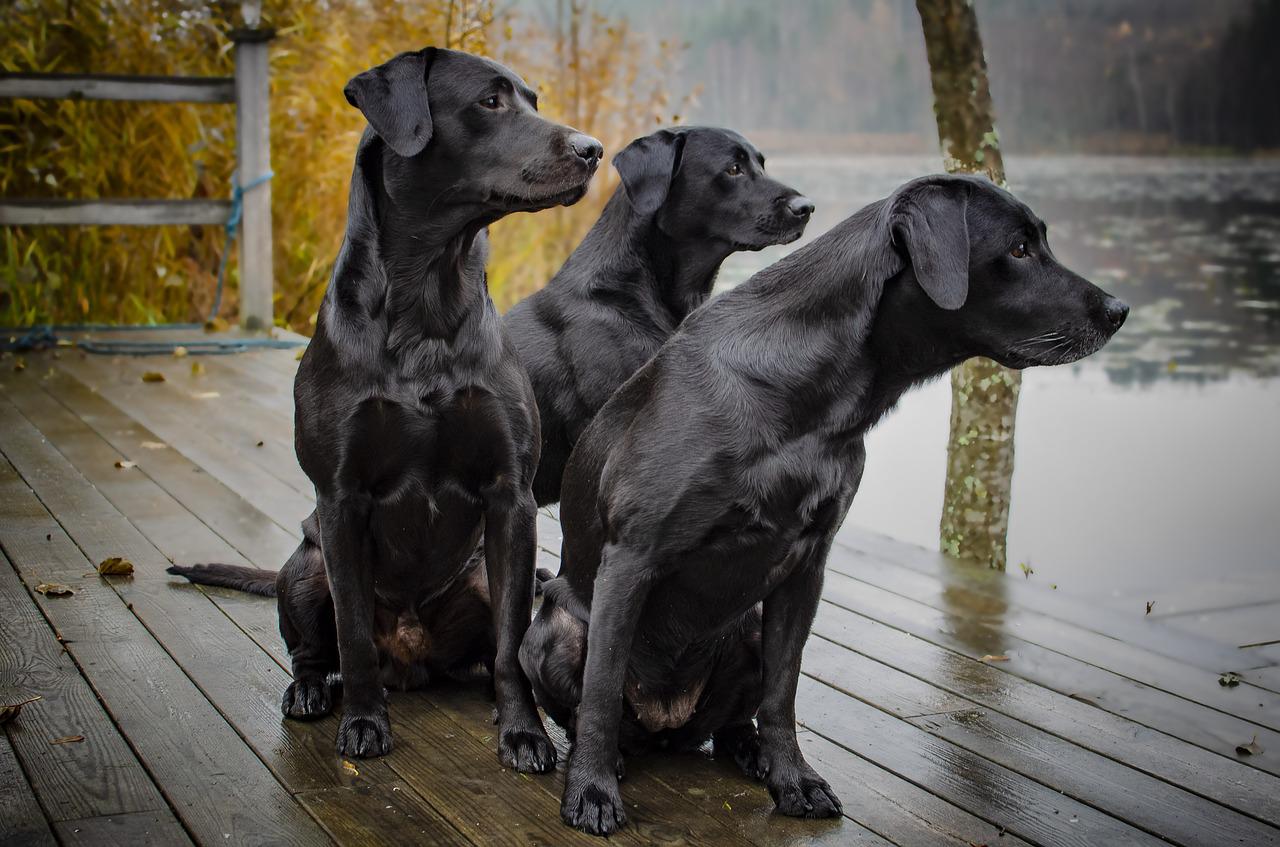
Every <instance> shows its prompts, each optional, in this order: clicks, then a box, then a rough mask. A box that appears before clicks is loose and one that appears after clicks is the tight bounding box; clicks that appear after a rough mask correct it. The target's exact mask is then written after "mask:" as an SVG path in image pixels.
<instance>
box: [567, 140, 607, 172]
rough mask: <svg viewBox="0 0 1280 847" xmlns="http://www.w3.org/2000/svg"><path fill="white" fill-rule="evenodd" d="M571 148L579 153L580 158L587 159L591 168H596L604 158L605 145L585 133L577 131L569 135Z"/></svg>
mask: <svg viewBox="0 0 1280 847" xmlns="http://www.w3.org/2000/svg"><path fill="white" fill-rule="evenodd" d="M569 148H570V149H571V150H573V152H574V153H576V154H577V156H578V158H580V159H582V160H583V161H585V162H586V163H587V167H589V168H594V167H595V166H596V165H597V164H599V163H600V160H601V159H602V158H604V145H603V144H601V143H600V142H599V141H597V140H596V139H594V138H592V137H591V136H589V135H586V134H585V133H581V132H575V133H574V134H573V135H571V136H569Z"/></svg>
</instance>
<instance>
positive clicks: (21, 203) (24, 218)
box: [0, 28, 274, 329]
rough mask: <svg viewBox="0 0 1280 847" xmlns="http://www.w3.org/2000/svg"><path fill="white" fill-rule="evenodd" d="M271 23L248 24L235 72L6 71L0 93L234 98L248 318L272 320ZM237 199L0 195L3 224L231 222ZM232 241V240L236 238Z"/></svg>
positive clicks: (253, 322)
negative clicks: (183, 74)
mask: <svg viewBox="0 0 1280 847" xmlns="http://www.w3.org/2000/svg"><path fill="white" fill-rule="evenodd" d="M273 34H274V33H273V31H272V30H270V29H258V28H252V29H240V30H235V31H233V32H232V33H231V38H232V40H233V41H234V42H235V61H236V70H235V76H234V77H157V76H115V75H110V74H23V73H4V74H0V97H5V98H24V99H33V100H36V99H41V100H128V101H133V102H162V103H234V104H235V106H236V173H235V177H234V179H235V180H236V187H237V190H236V192H235V193H236V195H237V196H238V197H239V202H240V203H241V204H242V215H241V217H240V223H239V228H238V236H239V237H238V244H239V250H240V324H241V326H243V327H244V328H246V329H266V328H270V327H271V325H272V314H271V302H272V285H273V283H272V271H271V252H272V243H271V182H270V180H269V179H262V177H263V176H265V175H268V174H270V173H271V135H270V119H269V109H268V106H269V81H270V78H269V74H268V68H267V43H268V42H269V41H270V40H271V38H272V36H273ZM232 210H233V202H232V201H230V200H167V199H166V200H152V199H146V200H143V199H118V200H117V199H98V200H25V199H15V198H8V197H5V198H0V226H107V225H112V226H181V225H188V226H190V225H196V224H203V225H220V226H221V225H226V224H227V222H228V220H230V218H231V214H232ZM228 247H229V245H228Z"/></svg>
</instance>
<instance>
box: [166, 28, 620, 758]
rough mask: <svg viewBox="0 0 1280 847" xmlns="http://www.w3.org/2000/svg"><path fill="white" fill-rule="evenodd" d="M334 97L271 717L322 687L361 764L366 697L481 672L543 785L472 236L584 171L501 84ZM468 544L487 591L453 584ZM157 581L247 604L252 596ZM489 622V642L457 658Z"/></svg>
mask: <svg viewBox="0 0 1280 847" xmlns="http://www.w3.org/2000/svg"><path fill="white" fill-rule="evenodd" d="M346 95H347V99H348V100H349V101H351V103H352V104H353V105H355V106H356V107H357V108H359V109H360V110H361V111H362V112H363V113H364V115H365V117H366V118H367V119H368V121H369V127H370V128H369V130H368V131H367V132H366V133H365V136H364V138H363V139H362V140H361V143H360V147H359V149H358V151H357V153H356V166H355V172H354V174H353V176H352V181H351V197H350V202H349V207H348V222H347V232H346V238H345V241H344V243H343V246H342V250H341V252H340V254H339V256H338V261H337V264H336V266H335V268H334V274H333V281H332V284H331V285H330V287H329V290H328V292H327V293H326V295H325V299H324V303H323V304H322V306H321V310H320V314H319V320H318V322H317V325H316V333H315V337H314V338H313V339H312V342H311V344H310V345H309V346H308V348H307V352H306V355H305V356H304V357H303V359H302V363H301V365H300V367H299V369H298V375H297V380H296V382H295V385H294V397H295V402H296V409H297V411H296V421H295V423H296V427H295V429H296V443H297V451H298V460H299V462H300V463H301V465H302V468H303V470H304V471H305V472H306V473H307V475H308V476H309V477H310V478H311V480H312V482H314V483H315V486H316V514H315V515H314V516H313V519H309V520H308V521H307V522H306V523H305V524H304V532H305V535H306V540H304V542H303V544H302V545H301V546H300V547H299V549H298V552H297V553H295V554H294V556H293V557H291V559H290V561H289V563H288V564H287V565H286V566H285V568H284V569H283V570H282V571H281V572H280V575H279V577H278V579H277V581H276V589H277V592H278V594H279V608H280V628H281V632H282V634H283V635H284V637H285V641H286V643H287V644H288V647H289V651H290V657H291V659H292V662H293V672H294V681H293V683H292V684H291V685H290V686H289V690H288V691H287V692H286V694H285V697H284V704H283V708H284V712H285V714H286V715H287V716H290V717H295V718H313V717H318V716H321V715H324V714H327V713H328V712H329V711H330V710H331V708H332V705H331V702H330V695H329V686H328V681H329V678H330V677H331V676H332V675H333V674H334V673H336V672H338V671H339V670H340V671H341V678H342V686H343V697H344V700H345V703H344V708H343V717H342V722H341V725H340V727H339V730H338V751H339V752H340V753H341V754H343V755H347V756H373V755H382V754H385V753H387V752H388V751H389V750H390V749H391V735H390V726H389V723H388V720H387V708H386V701H385V694H384V691H383V685H384V683H385V684H388V685H393V686H398V687H402V688H408V687H415V686H417V685H420V684H422V683H423V682H425V681H426V679H427V677H428V676H429V675H430V674H431V672H432V671H434V670H439V669H440V667H439V666H440V665H444V666H445V668H446V669H447V668H448V666H450V665H452V664H468V663H472V662H475V661H476V660H477V659H483V658H485V656H484V654H485V653H486V652H489V651H492V653H493V654H494V659H493V671H494V685H495V690H496V695H497V703H498V715H499V723H500V730H499V749H498V752H499V757H500V758H501V760H502V762H503V764H505V765H507V766H511V767H516V768H519V769H520V770H522V771H545V770H549V769H550V768H552V767H553V766H554V764H555V748H554V747H553V746H552V745H551V742H550V740H549V739H548V738H547V736H546V733H545V732H544V730H543V727H542V723H541V721H540V720H539V718H538V714H537V710H536V708H535V706H534V703H533V698H532V696H531V694H530V692H529V686H528V682H527V680H526V679H525V677H524V675H523V673H522V672H521V669H520V666H519V663H518V661H517V658H516V652H517V649H518V647H519V644H520V639H521V638H522V636H523V635H524V632H525V629H526V628H527V627H528V623H529V607H530V604H531V602H532V597H533V562H534V546H535V540H534V512H535V509H536V506H535V504H534V499H533V493H532V483H533V475H534V471H535V468H536V466H537V462H538V447H539V442H540V438H539V431H538V417H537V408H536V403H535V400H534V397H533V389H532V387H531V386H530V384H529V379H528V376H527V375H526V374H525V371H524V369H523V368H522V367H521V366H520V365H519V362H518V360H517V358H516V352H515V349H514V348H513V347H512V345H511V343H510V341H509V339H508V338H507V336H506V334H505V333H504V331H503V329H502V324H501V320H500V318H499V316H498V314H497V311H496V310H495V309H494V306H493V303H492V301H491V300H490V299H489V296H488V291H487V289H486V286H485V275H484V263H485V258H486V252H487V249H486V234H485V227H486V226H487V225H488V224H490V223H492V222H493V221H496V220H498V219H499V218H501V217H503V216H505V215H508V214H510V213H512V212H518V211H536V210H538V209H545V208H549V207H552V206H556V205H569V204H572V203H574V202H576V201H577V200H578V199H580V198H581V197H582V195H583V193H584V192H585V191H586V187H587V183H588V181H589V180H590V178H591V176H592V174H593V173H594V172H595V169H596V166H597V164H598V162H599V160H600V157H601V155H602V152H603V151H602V149H601V146H600V144H599V142H597V141H596V140H595V139H593V138H590V137H588V136H585V135H582V134H581V133H578V132H576V131H575V130H573V129H571V128H569V127H565V126H560V125H557V124H554V123H551V122H549V121H546V120H544V119H543V118H541V117H539V116H538V114H537V104H536V97H535V95H534V93H533V92H532V91H531V90H530V89H529V87H528V86H527V85H526V84H525V83H524V82H523V81H522V80H521V79H520V78H519V77H517V76H516V75H515V74H513V73H512V72H511V71H509V70H508V69H506V68H504V67H503V66H501V65H499V64H497V63H495V62H491V61H488V60H486V59H481V58H478V57H475V56H470V55H467V54H465V53H459V52H455V51H450V50H437V49H434V48H427V49H425V50H422V51H420V52H417V53H406V54H402V55H400V56H397V57H396V58H395V59H392V60H391V61H390V62H387V63H386V64H385V65H381V66H379V67H377V68H374V69H372V70H370V71H367V72H365V73H362V74H360V75H359V76H357V77H355V78H354V79H353V80H352V81H351V82H350V83H349V84H348V85H347V88H346ZM482 535H483V540H484V547H483V552H484V556H485V559H486V561H487V568H486V569H484V570H487V577H488V579H487V584H486V581H485V579H484V577H483V571H482V570H481V569H478V568H476V567H474V562H473V554H474V553H475V551H476V550H477V544H478V543H479V541H480V540H481V536H482ZM321 549H323V556H321V555H320V552H319V551H320V550H321ZM469 564H471V565H472V566H470V567H469V566H468V565H469ZM175 572H178V573H182V574H184V575H188V576H190V577H191V578H193V579H195V580H196V581H199V582H204V583H216V584H232V585H234V586H235V587H240V588H249V589H250V590H253V589H255V588H257V589H258V590H259V591H261V589H262V586H261V585H260V584H259V583H261V582H262V580H263V574H264V572H262V571H256V570H253V569H235V568H229V567H227V566H216V565H215V566H204V567H203V568H196V569H175ZM490 599H491V600H492V602H491V604H490ZM489 608H492V638H493V641H492V642H490V643H489V644H488V645H485V644H484V643H483V640H481V643H479V644H477V639H476V638H475V633H476V628H477V627H478V628H479V629H480V630H483V629H484V627H482V626H481V625H480V621H481V619H482V618H483V616H484V615H485V613H486V612H487V611H488V609H489ZM451 653H452V655H450V654H451Z"/></svg>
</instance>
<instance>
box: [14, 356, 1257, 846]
mask: <svg viewBox="0 0 1280 847" xmlns="http://www.w3.org/2000/svg"><path fill="white" fill-rule="evenodd" d="M195 360H196V359H195V357H190V358H184V359H171V358H165V357H153V358H146V359H142V358H139V359H130V358H127V357H121V358H102V357H92V356H90V357H84V358H82V357H81V356H80V355H79V354H78V353H76V352H74V351H66V350H64V351H62V355H61V356H60V357H58V358H56V359H55V358H54V357H53V356H51V355H50V354H48V353H45V354H30V355H28V357H27V362H28V367H27V369H26V371H24V372H23V373H21V374H19V373H10V372H9V371H8V369H7V368H6V369H4V370H0V433H2V434H0V453H3V455H4V458H5V460H4V461H3V462H0V550H2V552H3V556H0V636H2V637H3V638H4V642H5V643H7V644H16V643H20V644H21V648H22V649H21V650H18V651H13V650H10V651H7V652H5V653H4V654H3V655H2V656H0V672H2V673H3V675H2V676H0V695H3V696H5V697H10V696H14V695H16V694H21V693H23V692H28V691H29V692H33V693H41V694H44V696H45V697H46V700H44V701H39V704H38V705H40V706H41V708H40V709H38V710H37V709H36V708H34V706H33V707H30V708H29V709H28V710H27V711H25V712H24V713H23V714H22V715H21V716H20V717H19V719H18V720H17V721H15V722H13V723H11V724H9V725H7V726H6V727H5V730H4V733H3V737H2V738H0V781H3V783H4V784H5V785H6V788H7V786H8V784H10V783H11V784H12V785H13V786H14V788H13V789H10V790H6V791H4V792H3V794H2V795H0V812H2V813H3V814H2V816H0V817H2V820H3V822H2V823H0V842H4V843H11V842H12V843H24V844H25V843H33V844H40V843H55V842H56V843H62V844H146V843H155V844H170V843H186V842H187V840H188V839H190V840H193V841H195V842H196V843H200V844H226V843H266V842H270V843H277V842H279V843H308V844H325V843H333V842H337V843H340V844H379V843H391V842H395V843H431V844H471V843H474V844H486V845H487V844H511V845H516V844H527V843H543V844H557V845H558V844H584V845H586V844H598V843H600V842H599V841H598V840H597V839H592V838H589V837H587V836H583V835H581V834H578V833H576V832H574V831H572V830H569V829H566V828H565V827H564V826H563V825H562V824H561V823H560V820H559V792H560V789H561V786H562V785H563V767H564V765H563V761H562V762H561V766H560V770H559V771H558V772H557V773H556V774H555V775H550V776H546V777H531V776H524V775H520V774H517V773H514V772H511V771H507V770H505V769H503V768H502V767H501V766H500V765H499V764H498V761H497V757H496V754H495V749H496V736H495V732H494V727H493V725H492V724H491V722H490V715H491V710H492V707H491V704H490V703H489V702H488V701H487V699H486V697H485V694H484V685H483V684H482V683H481V682H480V681H475V682H469V683H447V684H445V685H440V686H436V687H434V688H432V689H429V690H428V691H426V692H418V693H412V694H400V693H396V694H393V695H392V714H393V728H394V729H393V731H394V733H395V742H396V748H395V750H394V751H393V752H392V754H391V755H390V756H388V757H386V758H385V759H382V760H378V761H369V762H366V761H362V762H357V763H355V768H356V770H357V771H358V773H352V771H351V770H350V769H349V768H347V767H344V766H343V764H342V761H341V760H340V759H339V758H338V757H337V756H336V755H335V754H334V752H333V747H332V744H333V734H334V731H335V726H336V722H335V720H334V719H333V718H329V719H326V720H323V721H318V722H316V723H313V724H299V723H296V722H292V721H285V720H282V719H281V718H280V716H279V712H278V703H279V698H280V695H281V693H282V692H283V689H284V687H285V685H287V682H288V660H287V654H286V652H285V650H284V647H283V644H282V643H281V640H280V638H279V634H278V631H277V628H276V618H275V606H274V601H272V600H270V599H269V598H262V597H253V596H249V595H243V594H239V593H236V592H230V591H225V590H222V589H200V588H196V587H193V586H190V585H188V584H186V583H185V582H183V581H180V580H176V579H173V578H170V577H168V576H167V575H165V574H163V568H164V567H165V566H166V565H167V564H168V562H170V561H180V562H184V563H190V562H195V561H226V562H233V563H238V564H253V565H256V566H258V567H263V568H268V569H275V568H278V567H279V566H280V565H281V564H282V562H283V561H284V558H285V557H287V556H288V555H289V553H290V552H292V550H293V548H294V547H295V545H296V544H297V540H298V538H299V537H300V533H299V528H298V522H299V521H300V520H301V518H302V517H304V516H305V515H306V514H308V513H309V512H310V511H311V508H312V503H313V495H312V492H311V489H310V485H309V483H308V482H307V481H306V479H305V477H304V476H303V475H302V474H301V471H300V470H299V469H298V468H297V465H296V461H295V460H294V458H293V455H292V414H291V410H292V393H291V385H292V377H293V374H294V372H295V371H296V368H297V362H296V358H295V355H294V352H293V351H255V352H252V353H247V354H243V355H237V356H229V357H207V358H203V359H200V360H199V361H201V363H202V364H203V365H204V366H205V367H204V372H203V373H202V374H200V375H199V376H195V377H193V376H192V375H191V362H192V361H195ZM143 371H159V372H161V373H164V374H165V376H166V381H165V382H163V383H143V382H142V380H141V373H142V372H143ZM211 392H212V393H216V394H217V396H216V397H210V396H206V395H208V394H209V393H211ZM258 441H262V442H263V444H262V446H261V447H259V446H258V445H257V442H258ZM144 442H160V443H164V444H165V445H167V446H166V447H164V448H162V449H149V448H146V447H143V446H142V445H143V443H144ZM117 459H126V460H128V461H132V462H136V466H135V467H131V468H128V469H118V468H115V467H114V462H115V461H116V460H117ZM10 463H12V464H10ZM32 486H33V487H34V490H33V488H32ZM538 532H539V539H538V542H539V554H538V564H539V565H540V566H543V567H549V568H551V569H552V570H555V569H556V568H557V567H558V558H557V557H558V553H559V550H560V527H559V523H558V519H557V514H556V511H555V510H554V509H544V510H540V511H539V516H538ZM46 536H48V537H47V538H46ZM107 555H126V556H128V557H129V558H130V559H131V560H133V561H134V563H135V566H136V567H137V572H136V573H135V576H134V577H133V578H132V579H130V580H113V581H111V582H107V581H106V580H103V579H101V578H99V577H97V576H96V574H93V573H92V565H93V563H94V561H95V560H96V559H97V558H99V557H103V556H107ZM6 557H7V558H6ZM23 580H25V581H26V583H27V585H24V582H23ZM32 580H43V581H50V580H56V581H60V582H65V583H67V584H70V585H72V586H73V587H75V588H76V589H77V590H78V591H79V593H77V594H76V595H74V596H73V597H70V598H46V597H40V596H33V595H32V594H31V593H30V591H29V590H28V587H27V586H28V585H31V584H34V583H32ZM1231 611H1232V610H1214V611H1213V613H1212V615H1213V621H1212V623H1213V625H1212V626H1208V625H1206V626H1187V625H1184V624H1185V623H1186V621H1188V620H1192V619H1193V618H1195V617H1196V615H1195V614H1188V615H1184V616H1177V615H1175V616H1169V617H1168V619H1160V618H1159V616H1153V617H1152V618H1145V619H1144V616H1143V615H1142V614H1141V610H1136V612H1135V614H1134V615H1132V616H1129V617H1124V616H1120V615H1116V614H1114V613H1112V612H1110V611H1106V610H1104V611H1099V610H1096V609H1090V608H1087V607H1082V605H1081V604H1080V603H1078V602H1077V601H1075V600H1073V599H1072V598H1070V597H1067V596H1064V595H1060V594H1058V593H1056V592H1051V591H1047V590H1045V587H1044V586H1039V585H1037V584H1036V583H1035V581H1034V579H1033V580H1031V581H1028V582H1027V583H1025V584H1023V583H1022V581H1021V580H1017V581H1014V580H1009V579H1007V578H1005V577H1002V576H1000V577H993V575H992V574H990V573H987V572H985V571H981V570H976V569H968V568H964V567H962V566H958V565H956V564H955V563H954V562H951V561H950V560H947V559H945V557H940V556H937V555H936V554H933V553H930V552H929V551H923V550H920V549H918V548H913V547H910V546H909V545H903V544H899V543H898V542H895V541H892V540H891V539H885V538H883V537H880V536H875V535H873V534H870V533H864V532H860V531H858V530H855V529H852V528H848V527H847V528H845V529H844V530H842V531H841V535H840V539H839V544H838V545H837V547H836V550H835V552H834V553H833V556H832V559H831V563H830V566H829V576H828V580H827V587H826V591H825V596H824V602H823V603H822V604H821V609H820V611H819V616H818V620H817V621H816V623H815V627H814V636H813V637H812V638H811V640H810V643H809V645H808V648H807V650H806V655H805V666H804V667H805V675H804V676H803V677H802V681H801V696H800V699H799V702H798V704H797V709H798V713H799V717H800V721H801V732H800V738H801V744H802V748H803V749H804V750H805V753H806V756H807V757H808V758H809V759H810V761H811V762H812V763H813V764H814V765H815V767H817V768H818V769H819V770H820V772H822V773H823V774H824V775H825V776H827V777H828V779H829V780H830V782H831V783H832V786H833V787H834V788H835V789H836V791H837V792H838V793H839V794H840V795H841V797H842V799H843V801H844V804H845V810H844V811H845V814H844V817H843V818H841V819H838V820H835V821H803V820H793V819H783V818H779V816H777V815H775V814H773V813H772V811H771V810H772V801H771V800H770V798H769V797H768V793H767V792H766V791H765V790H764V789H763V787H762V786H760V785H758V784H755V783H752V782H749V781H748V780H746V779H745V778H743V777H742V776H741V775H740V774H739V773H738V771H737V769H736V768H735V767H734V766H733V765H732V763H728V762H723V761H714V760H713V759H712V758H711V757H710V756H709V755H708V754H706V753H693V754H675V753H653V754H650V755H647V756H642V757H634V758H633V759H632V760H630V761H629V762H628V778H627V780H626V781H625V782H624V783H623V792H624V797H625V799H626V800H627V802H628V804H629V807H630V809H629V811H630V814H631V818H632V826H631V827H629V828H628V829H627V830H625V831H624V832H623V833H621V834H620V835H619V836H617V837H615V838H614V839H613V841H615V842H619V843H623V844H650V843H662V844H741V845H756V847H775V845H778V846H779V847H781V845H791V844H816V845H825V844H832V845H836V844H841V845H843V844H867V845H877V847H883V845H886V844H901V845H917V844H919V845H934V844H937V845H959V847H964V845H976V844H986V845H993V844H1001V845H1013V847H1025V845H1030V844H1081V845H1084V844H1098V843H1107V844H1153V843H1175V844H1187V845H1190V844H1204V843H1213V844H1233V843H1237V844H1275V843H1278V842H1280V829H1278V828H1277V826H1276V825H1277V824H1280V779H1277V777H1276V774H1278V773H1280V760H1277V759H1276V757H1275V755H1274V753H1275V752H1276V751H1280V731H1278V730H1280V696H1278V691H1277V689H1280V664H1277V661H1276V658H1275V656H1276V651H1274V650H1270V649H1269V648H1252V649H1248V650H1238V649H1236V647H1237V644H1236V643H1235V642H1233V641H1232V639H1233V638H1234V637H1235V636H1234V635H1233V633H1232V632H1231V631H1230V629H1229V627H1228V626H1226V625H1224V623H1223V622H1224V621H1227V620H1228V619H1229V618H1228V617H1227V614H1226V613H1228V612H1231ZM1203 614H1209V613H1203ZM1242 614H1244V615H1245V616H1246V617H1247V616H1248V613H1247V612H1242ZM1254 617H1255V618H1256V617H1258V616H1257V615H1256V614H1255V615H1254ZM1241 619H1242V620H1244V619H1245V618H1241ZM1249 620H1250V621H1252V620H1253V619H1252V618H1250V619H1249ZM1260 620H1261V621H1262V626H1261V628H1260V627H1259V626H1258V625H1257V622H1256V621H1255V622H1254V624H1255V625H1254V629H1256V630H1257V631H1259V632H1264V633H1265V632H1266V629H1265V624H1266V621H1265V619H1260ZM1251 631H1252V630H1251ZM58 637H61V638H63V639H65V640H66V641H67V644H66V647H65V650H64V647H63V645H62V644H60V643H59V641H58ZM986 654H1007V655H1009V657H1010V661H1008V662H1000V663H990V662H983V661H981V659H982V657H983V656H984V655H986ZM1225 670H1241V671H1242V672H1243V673H1244V677H1245V680H1246V681H1245V683H1243V684H1242V685H1239V686H1235V687H1233V688H1226V687H1222V686H1218V684H1217V675H1218V674H1219V673H1221V672H1222V671H1225ZM1259 704H1261V705H1259ZM71 726H74V727H81V728H87V731H84V729H82V730H80V734H84V735H85V736H86V738H87V739H89V742H92V744H90V743H89V742H86V743H83V744H78V745H59V746H58V749H56V751H55V755H57V756H58V757H59V758H56V759H55V758H51V757H50V750H49V747H50V745H48V744H47V739H45V736H49V735H52V734H54V733H58V734H60V735H66V734H73V733H72V732H71V731H70V730H68V729H67V727H71ZM552 730H553V737H554V738H556V739H557V741H558V745H559V747H560V749H561V752H562V759H563V756H564V754H565V753H566V752H567V744H566V742H565V740H564V737H563V733H561V732H559V731H558V728H554V727H552ZM1255 733H1256V734H1257V737H1258V741H1259V743H1260V744H1261V745H1262V746H1263V747H1264V749H1265V750H1266V752H1264V753H1263V754H1262V755H1260V756H1254V757H1252V758H1240V757H1237V756H1236V755H1235V753H1234V746H1235V744H1238V743H1243V742H1247V741H1249V740H1250V739H1251V738H1252V737H1253V735H1254V734H1255ZM104 761H109V762H110V763H111V764H110V765H109V767H110V772H111V773H112V779H110V780H104V779H102V778H101V775H100V774H101V772H102V770H101V767H100V766H99V764H98V763H100V762H104ZM224 835H226V836H229V837H224ZM15 839H16V840H15Z"/></svg>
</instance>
